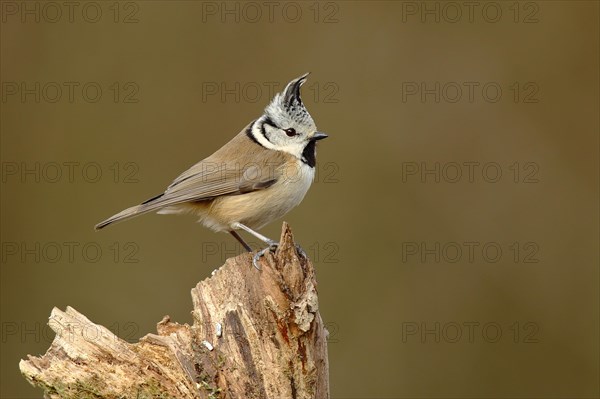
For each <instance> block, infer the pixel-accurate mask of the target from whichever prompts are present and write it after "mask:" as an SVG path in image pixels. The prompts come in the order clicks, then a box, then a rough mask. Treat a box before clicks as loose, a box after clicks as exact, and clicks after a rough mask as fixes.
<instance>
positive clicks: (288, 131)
mask: <svg viewBox="0 0 600 399" xmlns="http://www.w3.org/2000/svg"><path fill="white" fill-rule="evenodd" d="M285 134H287V135H288V137H294V136H295V135H296V130H295V129H294V128H293V127H290V128H288V129H285Z"/></svg>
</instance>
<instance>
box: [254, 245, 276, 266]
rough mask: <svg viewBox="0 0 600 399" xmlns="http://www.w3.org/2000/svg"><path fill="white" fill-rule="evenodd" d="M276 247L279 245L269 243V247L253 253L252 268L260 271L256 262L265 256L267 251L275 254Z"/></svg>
mask: <svg viewBox="0 0 600 399" xmlns="http://www.w3.org/2000/svg"><path fill="white" fill-rule="evenodd" d="M278 246H279V243H277V242H272V243H269V246H268V247H266V248H265V249H261V250H260V251H258V252H257V253H255V254H254V256H253V257H252V264H253V265H254V267H255V268H257V269H258V270H260V265H259V264H258V261H259V260H260V258H262V257H263V256H265V254H266V253H267V252H269V251H273V252H275V250H276V249H277V247H278Z"/></svg>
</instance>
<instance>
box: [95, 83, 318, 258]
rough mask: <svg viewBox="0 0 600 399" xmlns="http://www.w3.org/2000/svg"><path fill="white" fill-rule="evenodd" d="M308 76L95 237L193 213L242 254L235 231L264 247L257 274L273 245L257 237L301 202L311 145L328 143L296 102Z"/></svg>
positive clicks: (309, 177) (312, 160) (311, 163)
mask: <svg viewBox="0 0 600 399" xmlns="http://www.w3.org/2000/svg"><path fill="white" fill-rule="evenodd" d="M308 75H309V74H308V73H306V74H304V75H302V76H300V77H298V78H296V79H293V80H291V81H290V82H289V83H288V84H287V85H286V86H285V88H284V89H283V91H281V92H280V93H277V94H275V96H274V97H273V99H272V100H271V101H270V102H269V104H268V105H267V106H266V107H265V109H264V112H263V113H262V115H261V116H260V117H259V118H257V119H255V120H253V121H251V122H250V123H249V124H248V125H246V126H245V127H244V128H243V129H242V131H241V132H239V133H238V134H237V135H236V136H235V137H233V138H232V139H231V140H230V141H229V142H227V143H226V144H225V145H223V147H221V148H220V149H219V150H217V151H216V152H214V153H213V154H212V155H210V156H208V157H207V158H205V159H203V160H202V161H200V162H198V163H196V164H194V165H193V166H192V167H190V168H189V169H187V170H186V171H185V172H183V173H182V174H180V175H179V176H178V177H177V178H176V179H175V180H173V182H172V183H171V184H170V185H169V186H168V187H167V188H166V190H165V191H164V192H163V193H162V194H159V195H156V196H154V197H152V198H150V199H148V200H146V201H144V202H142V203H141V204H139V205H135V206H132V207H130V208H127V209H125V210H123V211H121V212H119V213H117V214H115V215H113V216H111V217H109V218H108V219H106V220H104V221H102V222H100V223H98V224H97V225H96V226H95V229H96V230H100V229H103V228H104V227H106V226H108V225H111V224H113V223H115V222H119V221H123V220H126V219H130V218H133V217H135V216H139V215H142V214H146V213H149V212H154V211H156V212H157V213H159V214H182V213H191V214H193V215H196V216H197V217H199V220H198V221H199V222H200V223H202V224H203V225H204V226H205V227H208V228H209V229H211V230H213V231H215V232H229V233H230V234H231V235H232V236H233V237H234V238H235V239H236V240H237V241H239V243H240V244H241V245H242V246H243V247H244V248H245V249H246V250H247V251H248V252H253V250H252V248H251V247H250V246H249V245H248V244H247V243H246V241H244V239H243V238H242V236H240V234H239V233H238V231H245V232H247V233H249V234H251V235H253V236H254V237H256V238H258V239H259V240H261V241H263V242H264V243H265V244H267V247H266V248H264V249H262V250H259V251H258V252H257V253H256V254H254V256H253V259H252V262H253V265H254V267H256V268H257V269H260V266H259V262H260V258H261V257H263V256H264V255H265V254H266V253H267V252H268V251H273V250H275V249H276V248H277V246H278V245H279V244H278V243H277V242H276V241H274V240H272V239H270V238H267V237H265V236H264V235H262V234H260V233H259V232H257V231H256V230H258V229H260V228H262V227H264V226H265V225H267V224H269V223H270V222H272V221H273V220H276V219H278V218H280V217H282V216H283V215H285V214H286V213H288V212H289V211H290V210H291V209H292V208H294V207H296V206H297V205H299V204H300V202H301V201H302V200H303V199H304V196H305V195H306V193H307V191H308V189H309V188H310V186H311V184H312V182H313V180H314V177H315V166H316V144H317V142H318V141H320V140H322V139H325V138H327V137H328V135H327V134H325V133H323V132H321V131H318V130H317V127H316V125H315V122H314V120H313V118H312V117H311V115H310V114H309V113H308V110H307V109H306V107H305V105H304V103H303V102H302V99H301V96H300V87H301V86H302V85H303V84H304V83H305V82H306V80H307V78H308ZM297 249H298V252H299V254H300V255H302V256H304V257H306V255H305V253H304V251H302V249H301V248H300V247H299V246H298V247H297Z"/></svg>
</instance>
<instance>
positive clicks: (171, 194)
mask: <svg viewBox="0 0 600 399" xmlns="http://www.w3.org/2000/svg"><path fill="white" fill-rule="evenodd" d="M279 175H280V172H279V171H278V170H277V169H274V168H273V169H272V170H271V171H269V170H268V169H267V168H264V167H262V166H261V165H259V164H257V163H252V164H247V165H241V164H237V163H222V164H215V163H212V162H207V161H202V162H199V163H198V164H196V165H194V166H193V167H192V168H190V170H189V171H186V172H185V173H183V174H182V175H181V176H180V177H178V178H177V179H176V180H175V181H174V182H173V183H172V184H171V185H170V186H169V187H168V188H167V191H165V193H164V194H163V195H162V196H161V197H160V198H158V199H157V200H159V201H161V200H162V201H167V202H168V203H169V205H170V204H173V203H181V202H188V201H202V200H208V199H212V198H215V197H219V196H221V195H236V194H244V193H248V192H252V191H256V190H262V189H265V188H268V187H270V186H272V185H273V184H274V183H275V182H276V181H277V179H278V178H279V177H280V176H279ZM165 205H167V204H165Z"/></svg>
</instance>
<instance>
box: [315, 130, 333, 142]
mask: <svg viewBox="0 0 600 399" xmlns="http://www.w3.org/2000/svg"><path fill="white" fill-rule="evenodd" d="M327 137H329V136H328V135H326V134H325V133H323V132H317V133H315V135H314V136H312V139H313V140H314V141H319V140H323V139H326V138H327Z"/></svg>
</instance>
